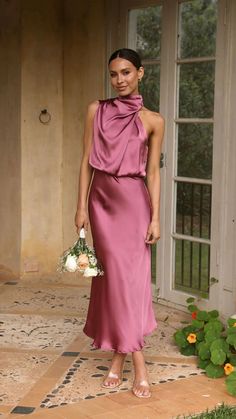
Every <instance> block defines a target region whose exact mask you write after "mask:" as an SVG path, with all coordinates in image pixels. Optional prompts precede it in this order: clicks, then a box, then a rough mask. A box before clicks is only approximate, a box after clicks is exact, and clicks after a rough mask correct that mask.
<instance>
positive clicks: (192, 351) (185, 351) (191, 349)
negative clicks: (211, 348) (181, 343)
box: [180, 345, 197, 356]
mask: <svg viewBox="0 0 236 419" xmlns="http://www.w3.org/2000/svg"><path fill="white" fill-rule="evenodd" d="M180 352H181V354H182V355H185V356H192V355H196V354H197V352H196V348H195V346H194V345H188V346H186V347H185V348H181V350H180Z"/></svg>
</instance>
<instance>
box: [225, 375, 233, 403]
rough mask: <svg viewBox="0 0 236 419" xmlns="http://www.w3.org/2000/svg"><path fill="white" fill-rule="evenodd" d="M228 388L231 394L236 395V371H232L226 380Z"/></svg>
mask: <svg viewBox="0 0 236 419" xmlns="http://www.w3.org/2000/svg"><path fill="white" fill-rule="evenodd" d="M225 383H226V387H227V390H228V392H229V394H231V396H234V397H236V372H235V371H233V372H231V374H230V375H228V377H227V378H226V380H225Z"/></svg>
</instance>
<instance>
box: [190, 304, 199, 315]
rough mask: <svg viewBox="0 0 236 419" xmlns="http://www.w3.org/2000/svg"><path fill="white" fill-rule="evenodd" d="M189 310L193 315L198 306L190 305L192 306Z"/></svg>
mask: <svg viewBox="0 0 236 419" xmlns="http://www.w3.org/2000/svg"><path fill="white" fill-rule="evenodd" d="M188 310H189V311H190V312H191V313H193V312H194V311H197V306H196V305H194V304H190V305H189V306H188Z"/></svg>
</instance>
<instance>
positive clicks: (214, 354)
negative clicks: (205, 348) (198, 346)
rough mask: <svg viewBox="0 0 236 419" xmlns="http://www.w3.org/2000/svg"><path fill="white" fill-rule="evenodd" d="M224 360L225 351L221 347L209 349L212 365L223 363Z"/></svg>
mask: <svg viewBox="0 0 236 419" xmlns="http://www.w3.org/2000/svg"><path fill="white" fill-rule="evenodd" d="M225 360H226V353H225V352H224V351H223V349H221V348H219V349H213V350H212V351H211V362H212V363H213V364H214V365H223V364H224V362H225Z"/></svg>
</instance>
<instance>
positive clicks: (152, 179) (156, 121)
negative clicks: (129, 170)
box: [146, 113, 164, 244]
mask: <svg viewBox="0 0 236 419" xmlns="http://www.w3.org/2000/svg"><path fill="white" fill-rule="evenodd" d="M150 122H151V126H152V131H151V135H150V137H149V151H148V161H147V188H148V191H149V195H150V199H151V208H152V218H151V223H150V225H149V227H148V231H147V236H146V243H149V244H153V243H155V242H156V240H158V239H159V238H160V156H161V146H162V141H163V135H164V119H163V118H162V116H161V115H159V114H155V113H152V116H151V121H150Z"/></svg>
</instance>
